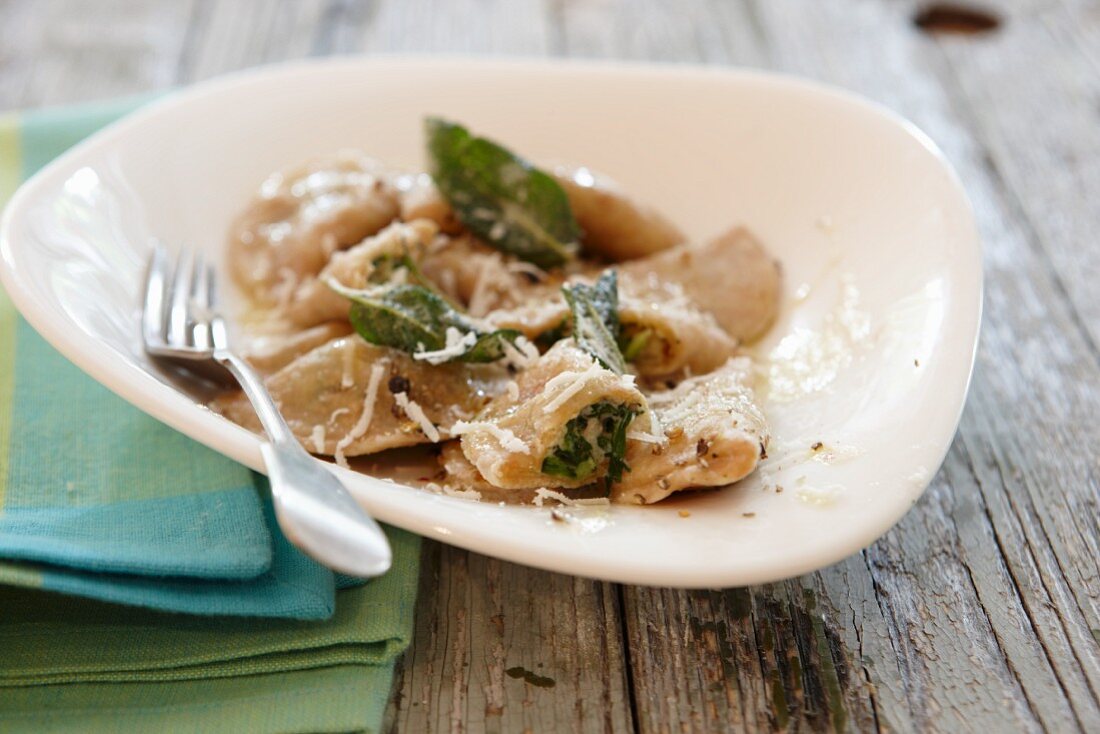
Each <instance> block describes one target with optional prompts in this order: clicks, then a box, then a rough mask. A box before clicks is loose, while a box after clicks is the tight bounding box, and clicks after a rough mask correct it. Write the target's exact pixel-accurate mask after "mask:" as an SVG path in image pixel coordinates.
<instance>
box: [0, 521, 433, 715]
mask: <svg viewBox="0 0 1100 734" xmlns="http://www.w3.org/2000/svg"><path fill="white" fill-rule="evenodd" d="M389 536H390V542H391V544H392V545H393V551H394V565H393V569H392V570H391V571H390V572H389V573H388V574H386V575H385V576H383V577H381V578H380V579H375V580H373V581H371V582H369V583H368V584H366V585H363V586H358V587H354V588H348V589H344V590H342V591H339V592H337V601H336V614H335V616H334V617H333V618H332V619H331V620H329V621H326V622H301V621H292V620H275V619H252V620H245V619H241V618H226V617H196V616H186V615H177V614H168V613H164V612H154V611H149V610H143V609H136V608H132V607H120V606H115V605H112V604H106V603H101V602H94V601H89V600H85V599H79V598H77V597H70V596H63V595H59V594H49V593H46V592H41V591H35V590H31V589H21V588H15V587H2V586H0V610H2V613H3V619H2V621H0V650H3V654H2V655H0V731H4V732H18V731H27V732H50V731H81V732H85V733H88V734H91V733H94V732H101V731H102V732H120V731H125V732H138V731H172V732H191V731H193V732H203V733H207V732H211V733H213V732H246V731H247V732H344V731H377V729H378V727H379V726H380V725H381V721H382V715H383V713H384V711H385V707H386V702H387V701H388V699H389V691H390V684H391V679H392V674H393V661H394V659H395V658H396V656H397V655H398V654H400V653H401V651H402V650H404V648H405V646H406V645H407V644H408V641H409V637H410V635H411V633H412V614H413V606H414V603H415V597H416V583H417V581H416V579H417V562H418V555H419V554H418V547H419V542H418V538H416V536H414V535H411V534H409V533H405V532H403V531H399V530H392V529H390V531H389Z"/></svg>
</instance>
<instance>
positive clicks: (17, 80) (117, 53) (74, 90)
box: [0, 0, 192, 108]
mask: <svg viewBox="0 0 1100 734" xmlns="http://www.w3.org/2000/svg"><path fill="white" fill-rule="evenodd" d="M191 5H192V2H191V1H190V0H180V2H170V3H165V2H153V3H144V2H135V1H134V0H105V1H104V2H101V3H96V4H95V5H94V6H92V5H91V4H89V3H83V2H79V0H45V1H44V2H36V3H25V2H10V1H9V2H6V3H4V4H3V5H0V34H2V39H3V42H2V43H0V105H2V106H3V107H4V108H14V107H40V106H43V105H49V104H60V103H72V102H83V101H87V100H93V99H103V98H107V97H114V96H121V95H128V94H136V93H139V92H145V91H149V90H152V89H161V88H165V87H168V86H170V85H172V84H173V83H174V82H175V81H176V64H177V59H178V58H179V55H180V50H181V47H182V44H183V38H184V34H183V29H184V28H185V27H186V24H187V19H188V16H189V14H190V11H191Z"/></svg>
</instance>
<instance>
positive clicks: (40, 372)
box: [0, 100, 334, 619]
mask: <svg viewBox="0 0 1100 734" xmlns="http://www.w3.org/2000/svg"><path fill="white" fill-rule="evenodd" d="M139 103H140V101H139V100H127V101H125V102H122V103H114V104H109V105H100V106H86V107H79V108H72V109H68V110H47V111H41V112H32V113H26V114H24V115H11V116H7V117H5V118H2V119H0V200H6V198H7V195H9V194H10V193H11V189H12V188H14V185H15V184H16V183H18V181H19V180H21V179H22V178H25V177H27V176H29V175H30V174H32V173H34V172H35V171H36V170H38V169H39V168H40V167H42V166H43V165H45V164H46V163H48V162H49V161H50V160H51V159H52V158H53V157H54V156H56V155H57V154H59V153H61V152H63V151H64V150H65V149H67V148H68V147H70V146H71V145H72V144H74V143H75V142H77V141H78V140H80V139H81V138H82V137H83V136H85V135H87V134H89V133H91V132H93V131H95V130H96V129H98V128H99V127H101V126H102V125H104V124H106V123H107V122H110V121H111V120H112V119H114V118H115V117H118V116H119V115H121V114H122V113H124V112H127V111H129V110H131V109H132V108H133V107H135V106H137V104H139ZM135 328H136V326H135ZM256 484H257V480H255V479H254V478H253V475H252V473H251V472H250V471H248V469H246V468H245V467H243V466H241V465H239V464H236V463H234V462H233V461H230V460H229V459H227V458H225V457H223V456H221V455H220V454H217V453H216V452H214V451H211V450H210V449H207V448H205V447H203V446H202V445H200V444H198V443H196V442H195V441H192V440H191V439H189V438H187V437H186V436H183V435H182V434H180V433H177V432H176V431H174V430H172V429H171V428H169V427H167V426H165V425H164V424H162V423H159V422H158V421H156V420H155V419H153V418H151V417H149V416H147V415H145V414H144V413H142V412H141V411H140V410H138V409H137V408H135V407H133V406H131V405H130V404H128V403H126V402H125V401H123V400H121V399H119V398H118V397H117V396H115V395H114V394H112V393H111V392H110V391H109V390H107V389H106V388H105V387H103V386H102V385H99V384H98V383H96V382H95V381H94V380H92V379H91V378H89V377H88V376H87V375H85V374H84V373H83V372H81V371H80V370H79V369H77V368H76V367H75V366H73V365H72V364H71V363H70V362H68V361H67V360H66V359H64V358H63V357H61V356H60V355H59V354H58V353H57V352H55V351H54V350H53V349H52V348H51V347H50V346H49V345H48V344H46V342H45V341H44V340H43V339H42V338H41V337H40V336H38V334H37V333H35V331H34V330H33V329H32V328H31V327H30V326H28V325H27V323H26V322H25V321H23V319H21V318H20V317H19V316H18V315H16V314H15V312H14V310H13V308H12V306H11V303H10V302H9V301H8V300H7V298H6V297H4V296H3V294H2V293H0V582H6V583H12V584H19V585H23V586H28V585H29V586H36V587H41V588H46V589H52V590H56V591H64V592H67V593H71V594H81V595H84V596H90V597H94V598H98V599H103V600H107V601H115V602H123V603H127V604H136V605H142V606H148V607H153V608H157V609H165V610H171V611H183V612H191V613H199V614H240V615H252V616H275V617H295V618H300V619H321V618H324V617H328V616H330V615H331V614H332V610H333V602H334V583H333V579H332V575H331V574H330V573H329V572H328V571H326V570H325V569H322V568H320V567H319V566H317V565H316V564H313V563H310V562H308V561H305V559H303V558H301V556H298V555H296V554H293V553H283V554H281V555H279V557H278V559H279V560H280V561H282V562H281V563H278V564H276V563H275V561H276V554H275V553H274V552H273V547H272V539H271V534H270V533H269V531H268V528H267V525H266V523H265V521H264V516H263V515H264V513H263V510H262V508H261V506H260V500H259V498H258V494H257V491H256ZM212 579H216V580H218V581H219V582H221V583H217V584H211V583H208V581H209V580H212ZM231 581H232V582H236V583H229V582H231Z"/></svg>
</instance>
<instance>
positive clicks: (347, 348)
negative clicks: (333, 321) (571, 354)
mask: <svg viewBox="0 0 1100 734" xmlns="http://www.w3.org/2000/svg"><path fill="white" fill-rule="evenodd" d="M342 356H343V358H344V360H343V367H344V369H343V372H341V373H340V387H342V388H343V389H345V390H347V389H348V388H350V387H351V386H352V385H354V384H355V377H354V375H352V369H353V368H354V360H355V342H353V341H352V340H351V339H348V340H347V341H345V342H344V353H343V355H342Z"/></svg>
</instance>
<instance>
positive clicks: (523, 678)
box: [388, 543, 633, 732]
mask: <svg viewBox="0 0 1100 734" xmlns="http://www.w3.org/2000/svg"><path fill="white" fill-rule="evenodd" d="M619 619H620V611H619V603H618V597H617V595H616V592H615V588H614V586H613V585H611V584H604V583H600V582H596V581H589V580H586V579H578V578H573V577H569V576H563V575H561V574H553V573H546V572H542V571H533V570H531V569H528V568H523V567H521V566H517V565H515V564H511V563H505V562H503V561H498V560H495V559H491V558H486V557H485V556H481V555H478V554H476V553H468V552H466V551H462V550H459V549H457V548H451V547H449V546H443V545H440V544H438V543H429V544H426V547H425V551H424V566H423V571H422V573H421V580H420V600H419V603H418V606H417V614H416V631H415V634H414V642H413V645H412V647H411V648H410V649H409V652H408V653H407V654H406V656H405V659H404V661H403V664H402V668H401V671H400V675H399V682H398V685H397V686H396V689H395V697H394V700H393V703H392V705H391V707H390V712H389V715H388V721H389V724H388V728H389V730H391V731H394V732H398V731H452V732H465V731H469V732H482V731H485V732H518V731H532V732H542V731H578V732H625V731H631V730H632V729H633V727H632V724H631V712H630V704H629V691H628V683H627V679H626V671H625V669H624V666H623V664H622V660H623V649H622V634H621V629H620V626H619Z"/></svg>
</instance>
